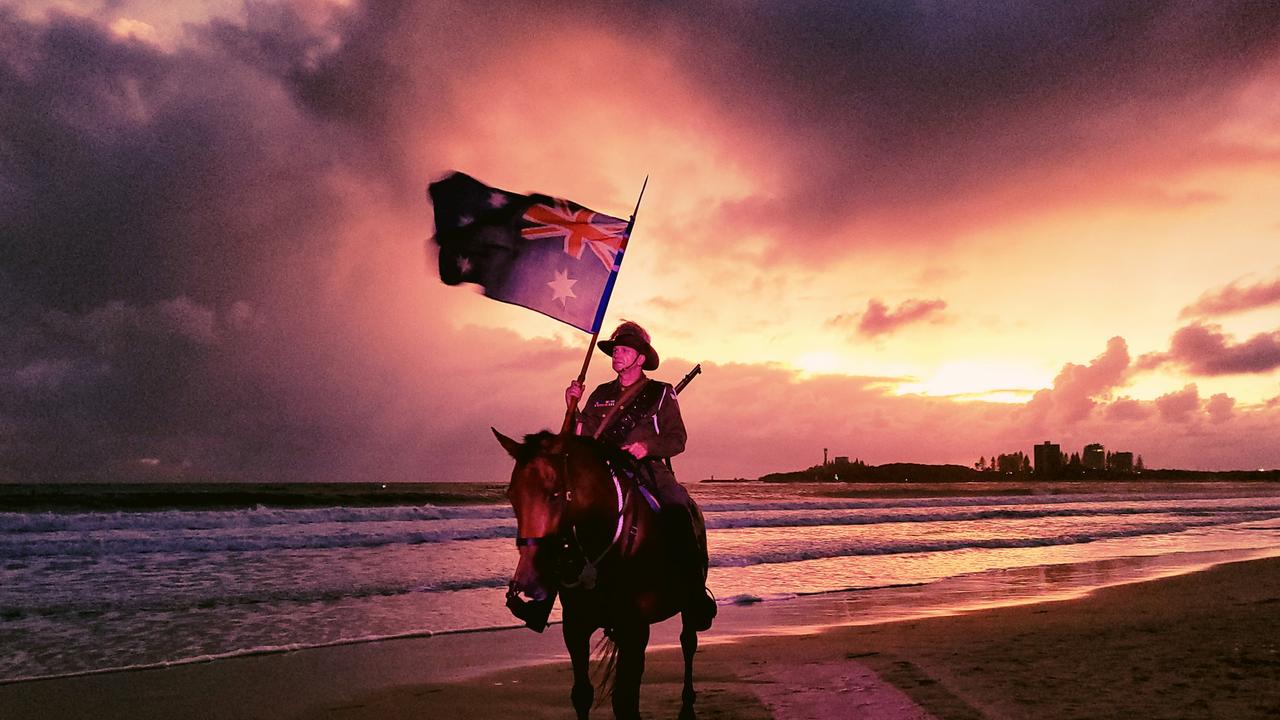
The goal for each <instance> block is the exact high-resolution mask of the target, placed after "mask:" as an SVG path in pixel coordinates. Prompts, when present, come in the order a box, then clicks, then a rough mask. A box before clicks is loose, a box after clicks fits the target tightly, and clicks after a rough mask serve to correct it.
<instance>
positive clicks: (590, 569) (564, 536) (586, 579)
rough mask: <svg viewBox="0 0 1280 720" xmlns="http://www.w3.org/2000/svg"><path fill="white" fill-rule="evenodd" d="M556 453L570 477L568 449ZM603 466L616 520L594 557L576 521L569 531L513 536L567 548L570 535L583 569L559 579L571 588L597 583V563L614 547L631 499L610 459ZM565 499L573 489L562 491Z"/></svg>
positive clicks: (533, 543) (586, 587)
mask: <svg viewBox="0 0 1280 720" xmlns="http://www.w3.org/2000/svg"><path fill="white" fill-rule="evenodd" d="M557 454H558V455H559V456H560V458H561V461H562V462H561V471H562V474H561V477H562V478H564V479H567V478H568V477H569V453H568V451H567V450H565V451H562V452H560V453H557ZM605 467H607V468H608V469H609V478H610V479H611V480H613V490H614V494H615V496H616V497H617V499H618V510H617V514H618V520H617V522H616V524H615V526H614V530H613V538H612V539H611V540H610V541H609V544H608V545H606V546H605V548H604V550H602V551H601V552H600V553H599V554H598V555H597V556H596V558H595V559H594V560H592V559H591V558H590V557H588V556H587V553H586V550H585V549H584V548H583V546H582V541H581V539H579V537H578V524H577V523H576V522H573V523H572V524H570V526H569V532H567V533H566V532H560V533H558V534H555V535H541V536H537V537H516V547H524V546H537V545H541V544H543V543H545V542H546V541H548V540H555V541H559V542H564V544H565V547H566V548H568V547H569V543H568V542H567V540H568V538H569V537H570V536H572V538H573V544H572V545H573V547H575V548H576V549H577V551H578V553H579V554H580V555H581V557H582V561H583V566H582V571H581V572H579V573H578V577H577V578H576V579H574V580H562V581H561V583H560V584H561V586H563V587H565V588H571V589H576V588H582V589H583V590H591V589H592V588H594V587H595V584H596V578H597V577H598V576H599V571H598V569H597V568H599V566H600V564H601V563H602V562H604V559H605V558H606V557H607V556H608V555H609V553H610V552H611V551H612V550H613V549H614V548H615V547H617V545H618V541H619V540H621V539H622V529H623V527H624V526H625V525H626V517H627V513H626V509H627V504H628V502H630V500H631V490H632V488H630V487H628V488H627V489H626V490H625V491H624V490H623V488H622V483H621V482H620V481H619V480H618V473H617V472H615V471H614V469H613V464H612V463H610V462H608V461H607V460H606V461H605ZM564 502H565V503H567V504H569V505H572V504H573V491H572V490H565V491H564Z"/></svg>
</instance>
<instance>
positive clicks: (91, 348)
mask: <svg viewBox="0 0 1280 720" xmlns="http://www.w3.org/2000/svg"><path fill="white" fill-rule="evenodd" d="M249 7H250V9H249V12H248V17H247V19H246V21H245V24H244V25H243V27H240V28H239V31H238V34H237V31H236V26H234V25H232V24H229V23H219V24H215V25H214V26H213V27H211V28H210V29H208V30H207V31H200V33H203V34H200V33H198V35H199V37H198V38H197V41H196V42H195V43H188V44H186V45H184V46H182V47H181V48H180V49H178V50H176V51H172V52H167V51H164V50H161V49H159V48H157V47H155V46H151V45H148V44H145V43H141V42H138V41H135V40H129V39H122V38H119V37H116V36H114V35H112V34H111V33H109V32H108V31H107V30H106V29H105V28H104V27H103V26H101V25H100V24H98V23H96V22H95V21H93V20H90V19H85V18H76V17H70V16H65V15H59V14H53V15H51V16H49V17H48V18H47V19H46V20H43V21H27V20H24V19H21V18H19V17H17V16H16V14H14V13H13V12H11V11H8V10H0V189H3V192H0V237H3V238H4V241H3V242H2V243H0V373H2V374H0V378H3V381H2V382H0V406H3V407H4V412H3V418H0V420H2V421H3V422H2V423H0V424H2V425H3V432H0V468H7V473H6V474H8V475H11V476H16V477H19V478H24V479H37V478H41V477H89V476H92V475H95V474H96V475H104V474H105V475H110V474H112V473H116V474H119V473H124V474H126V475H127V474H129V472H130V471H131V466H130V465H129V463H132V462H135V461H136V460H137V459H138V458H139V457H142V456H145V457H150V458H158V459H160V460H161V461H162V464H163V465H164V466H166V467H169V466H186V467H190V468H193V473H194V474H195V475H196V476H204V477H209V476H214V477H216V476H229V477H262V476H264V475H270V474H272V473H279V472H287V473H288V475H289V476H297V475H306V474H308V473H311V472H314V473H316V474H317V475H322V473H323V467H318V466H319V465H322V464H323V463H324V462H325V461H326V460H328V459H329V458H330V456H331V455H332V453H333V452H334V451H333V450H332V449H333V448H337V447H340V443H339V442H338V440H339V439H343V438H349V437H352V436H353V434H358V433H352V431H351V427H352V424H353V421H352V420H351V419H350V418H346V417H343V416H342V415H341V413H340V412H337V411H334V410H332V409H328V408H326V409H317V408H316V407H314V405H311V406H308V405H304V404H301V403H298V402H297V398H298V397H299V396H302V397H324V396H325V394H324V392H323V389H322V388H319V387H317V383H318V382H319V381H318V380H316V379H315V378H313V377H312V376H311V375H309V374H308V373H306V372H297V371H296V368H295V367H294V366H295V365H300V366H301V367H303V368H307V367H309V366H310V365H313V364H319V363H320V362H322V360H323V359H324V358H326V357H329V356H333V355H337V356H341V357H344V358H346V359H347V361H348V362H350V363H358V362H360V355H359V353H356V352H352V351H351V349H350V344H351V340H350V339H349V337H350V334H351V333H350V331H349V328H343V327H342V326H341V322H342V321H341V318H339V317H337V314H336V313H331V312H329V311H328V308H329V307H330V306H331V304H327V301H326V299H325V298H324V290H323V283H321V282H319V279H321V278H324V277H326V276H328V275H330V274H331V268H332V266H333V263H334V259H333V258H334V254H335V252H337V250H338V249H339V247H340V245H341V243H342V242H343V241H342V240H341V239H340V235H339V233H337V232H335V230H336V228H339V227H341V226H342V223H343V222H344V221H345V220H346V219H347V218H349V217H351V216H352V215H353V214H354V212H353V207H352V201H350V200H348V199H347V198H346V197H345V196H344V194H343V193H342V192H341V191H340V190H339V189H338V188H339V186H338V185H337V184H335V183H334V182H333V181H332V178H333V177H334V176H335V175H336V174H340V175H341V176H342V177H343V178H344V179H345V180H346V181H347V182H348V183H352V182H359V183H360V184H361V185H362V187H365V188H369V187H373V188H378V187H386V186H387V185H394V186H396V187H397V188H399V187H407V188H409V189H411V190H412V196H413V197H414V199H415V200H416V199H417V191H416V190H417V188H416V187H415V185H416V183H415V184H409V185H406V184H405V183H404V182H403V175H402V174H401V173H402V172H403V168H401V167H399V166H398V165H397V164H396V163H395V162H394V161H392V160H390V159H389V158H392V157H393V155H394V154H393V153H392V152H390V151H389V150H387V149H385V146H384V145H383V144H381V143H382V142H383V138H384V137H386V136H387V135H390V134H391V133H390V130H389V126H390V124H391V120H389V119H388V118H389V115H388V114H387V113H385V112H380V111H379V110H378V108H379V104H378V103H373V102H370V100H371V98H370V97H368V96H365V95H360V94H359V93H356V92H354V91H353V88H354V87H355V86H356V85H360V87H361V88H364V89H365V90H366V92H382V91H386V90H388V89H390V88H392V87H394V86H395V85H396V83H397V82H398V81H397V79H396V78H395V77H394V73H391V72H390V71H389V70H388V69H387V65H386V64H385V63H384V62H381V59H380V57H378V56H377V54H376V53H373V52H372V51H370V50H369V49H368V47H369V46H368V44H369V43H375V44H376V42H377V38H376V32H377V28H376V27H374V28H372V29H371V28H370V27H369V25H370V24H373V25H376V22H375V21H376V20H378V19H379V18H378V17H377V16H376V15H373V14H367V15H366V14H361V13H359V12H354V13H351V14H349V15H347V16H345V17H344V18H342V22H340V23H337V27H338V30H339V35H338V36H337V37H336V38H334V37H332V36H324V37H321V36H320V35H317V34H315V33H316V31H315V30H314V28H310V29H309V28H308V27H307V26H305V23H303V21H302V19H300V18H298V17H297V16H296V15H293V14H291V13H290V12H289V11H286V10H280V9H277V8H275V6H269V5H263V4H251V5H250V6H249ZM383 7H386V6H383ZM370 18H373V19H372V20H371V19H370ZM309 32H310V33H312V34H311V35H308V33H309ZM326 32H329V31H326ZM342 33H346V34H345V35H344V34H342ZM371 36H372V37H371ZM273 39H275V40H278V42H273ZM254 42H256V43H257V47H258V48H259V51H258V52H256V53H255V52H252V51H251V49H252V46H253V43H254ZM266 47H269V48H271V52H269V53H268V52H266V51H264V50H261V48H266ZM352 78H359V79H360V83H356V82H355V81H353V80H352ZM400 99H401V100H403V101H405V102H407V103H409V105H408V107H409V108H410V109H412V108H413V107H414V105H413V95H412V94H402V95H401V96H400ZM382 106H383V107H385V103H383V104H382ZM395 140H396V138H395V137H394V136H392V137H390V138H387V139H386V144H387V145H392V144H394V141H395ZM352 178H354V179H355V180H352ZM392 201H394V199H393V200H392ZM319 314H325V315H326V318H325V319H326V320H328V321H330V323H329V324H326V323H325V321H324V320H319V321H316V320H313V319H312V316H313V315H319ZM333 346H336V347H337V348H338V349H336V350H334V349H331V347H333ZM283 368H288V370H289V371H292V374H291V375H285V374H284V372H285V371H284V370H283ZM331 394H332V395H334V396H338V397H339V398H340V399H339V400H338V402H342V400H344V399H345V398H342V397H341V396H342V395H343V394H344V390H338V391H335V392H333V393H331ZM317 404H319V403H317ZM348 407H350V406H349V405H348ZM325 449H330V450H329V452H328V453H326V452H324V450H325ZM275 476H276V477H280V476H281V475H280V474H276V475H275Z"/></svg>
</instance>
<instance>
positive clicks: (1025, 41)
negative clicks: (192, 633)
mask: <svg viewBox="0 0 1280 720" xmlns="http://www.w3.org/2000/svg"><path fill="white" fill-rule="evenodd" d="M1173 5H1175V6H1177V7H1171V8H1169V9H1167V10H1162V11H1152V12H1150V13H1138V12H1130V11H1126V10H1125V9H1124V8H1122V7H1121V6H1119V5H1117V6H1114V7H1113V6H1109V5H1103V6H1100V7H1098V8H1092V9H1085V8H1078V9H1074V10H1073V9H1064V10H1059V11H1053V12H1051V11H1049V10H1045V9H1035V8H1032V7H1030V6H1026V7H1024V6H1022V5H1018V4H1014V5H1013V6H1012V7H1009V8H1005V10H1004V11H1003V12H1007V14H1005V15H1001V11H996V10H992V9H989V8H987V9H984V6H981V5H978V6H975V7H972V8H970V9H969V10H967V11H966V10H964V9H962V8H960V7H958V6H955V7H953V6H952V5H950V4H943V5H935V4H910V3H907V4H898V3H885V4H875V3H871V4H861V3H856V4H849V5H848V6H844V5H833V6H821V5H813V6H805V7H803V8H796V9H794V10H792V11H790V12H789V13H782V12H781V11H780V10H778V9H777V7H776V6H770V5H768V4H766V5H761V6H756V5H751V6H745V7H744V6H739V5H738V4H729V5H721V4H718V3H688V4H676V5H672V6H663V8H661V9H659V8H647V7H646V6H641V5H637V6H635V7H634V8H631V9H617V10H610V11H605V10H604V9H602V8H598V7H596V6H594V5H591V4H580V5H579V4H573V3H568V4H566V5H564V6H560V7H557V8H556V9H554V10H542V11H539V12H534V11H533V10H531V9H520V8H515V7H509V6H507V5H506V4H499V5H493V6H490V5H487V4H485V3H480V4H478V5H473V4H469V3H467V4H456V5H455V4H451V3H433V4H425V3H424V4H414V3H404V4H401V3H396V4H390V5H386V6H383V5H380V4H377V3H370V4H365V3H358V2H355V3H331V2H323V1H321V0H314V1H307V2H299V3H293V4H281V5H277V4H276V3H250V4H248V5H243V4H241V3H240V2H230V1H228V2H220V1H215V0H208V1H202V2H186V3H173V4H170V3H166V2H152V1H150V0H136V1H126V2H119V3H97V2H84V3H81V2H73V1H72V0H53V1H50V2H33V3H24V4H23V5H22V6H21V8H20V9H18V10H10V11H6V12H5V13H4V14H0V25H2V26H3V30H4V32H5V36H6V38H7V39H6V42H5V50H4V51H3V54H4V55H5V58H4V60H3V62H0V76H2V77H0V79H3V81H4V84H3V85H0V87H5V88H15V89H13V90H8V89H6V90H5V91H4V92H5V93H12V95H13V96H12V97H6V98H4V100H5V102H4V105H5V106H6V107H8V108H15V110H6V111H5V112H6V113H10V112H12V113H16V114H14V115H9V116H7V117H10V120H9V121H8V122H7V123H6V129H5V131H4V132H5V133H6V135H7V136H6V137H5V138H4V140H5V141H6V142H5V143H4V144H3V145H4V146H5V147H13V148H18V149H19V150H17V151H15V152H16V153H17V154H16V155H14V157H15V158H16V159H15V161H13V162H11V163H6V164H3V165H0V186H3V187H4V188H5V190H4V195H5V196H6V200H5V201H3V202H2V203H0V227H2V228H3V230H4V234H5V236H6V238H15V239H16V240H15V241H12V242H11V241H6V243H5V246H4V247H3V248H2V249H0V309H3V311H4V315H3V320H2V321H0V322H3V323H4V324H5V332H4V338H5V339H4V340H0V349H2V350H3V351H4V352H3V353H2V354H0V362H3V363H4V370H5V378H6V379H5V384H4V385H3V387H0V393H3V397H4V398H5V402H4V403H3V405H0V479H4V478H14V479H16V478H28V477H32V476H38V477H85V476H90V475H94V474H95V473H109V472H117V471H119V472H125V473H127V472H131V471H132V469H136V468H138V467H143V468H144V469H145V470H146V472H148V473H153V474H159V475H163V474H166V473H167V474H169V475H172V476H174V477H188V476H189V477H216V478H264V477H271V478H276V477H280V478H289V479H294V478H302V479H313V478H321V479H331V480H378V481H382V480H454V479H457V480H501V479H502V477H503V474H504V473H505V472H507V463H506V459H505V456H504V455H503V454H502V453H501V452H498V449H497V448H496V447H495V446H493V443H492V436H491V435H490V434H489V427H490V426H496V427H498V428H499V429H501V430H503V431H504V432H506V433H508V434H510V435H515V436H518V435H520V434H522V433H525V432H533V431H536V430H539V429H543V428H547V427H553V426H556V425H558V422H559V420H558V418H559V416H560V415H561V414H562V413H563V404H562V391H563V388H564V386H565V384H567V382H568V381H569V380H570V379H571V378H572V377H573V376H574V375H576V373H577V368H578V367H579V365H580V363H581V361H582V356H583V353H584V352H585V351H586V343H587V336H586V335H584V334H583V333H580V332H577V331H575V330H573V329H571V328H568V327H567V326H564V325H562V324H560V323H557V322H555V321H553V320H549V319H547V318H545V317H542V316H539V315H536V314H534V313H531V312H529V311H528V310H525V309H523V308H519V307H512V306H507V305H502V304H500V303H496V302H493V301H491V300H489V299H487V298H484V297H483V296H481V295H480V294H478V293H475V292H468V291H467V290H465V289H460V288H451V287H446V286H444V285H443V284H441V283H440V282H439V280H438V277H437V275H436V271H435V269H434V263H435V261H436V257H435V255H434V252H435V248H434V246H433V245H432V244H431V243H430V242H429V238H430V237H431V236H432V233H433V231H434V228H433V227H432V224H431V217H432V215H431V207H430V205H429V203H428V202H427V200H426V199H425V198H424V190H425V188H426V185H427V183H429V182H431V181H433V180H436V179H439V178H440V177H442V176H443V175H444V174H445V173H447V172H449V171H450V170H454V169H457V170H462V171H465V172H467V173H469V174H471V175H473V176H475V177H476V178H478V179H480V180H481V181H483V182H486V183H488V184H491V185H493V186H496V187H501V188H505V189H510V190H512V191H515V192H541V193H548V194H553V195H556V196H559V197H564V198H570V199H572V200H574V201H576V202H578V203H581V204H583V205H585V206H587V207H590V208H592V209H594V210H597V211H599V212H602V213H607V214H610V215H614V216H617V217H623V218H625V217H627V216H628V215H629V214H630V213H631V211H632V209H633V207H634V206H635V203H636V199H637V195H638V193H639V191H640V187H641V184H642V183H643V182H644V179H645V177H646V176H648V177H649V185H648V189H647V191H646V193H645V196H644V201H643V204H642V205H641V207H640V210H639V213H638V217H637V224H636V227H635V231H634V234H633V236H632V238H631V242H630V246H629V248H628V250H627V252H626V255H625V262H624V265H623V269H622V272H621V274H620V276H619V280H618V284H617V287H616V289H615V293H614V296H613V300H612V303H611V305H610V309H609V313H608V316H607V318H606V321H605V325H606V331H607V329H611V328H612V327H613V326H614V325H616V323H617V322H618V321H619V320H620V319H622V318H627V319H631V320H634V321H637V322H639V323H641V324H642V325H644V326H645V327H646V328H647V329H648V330H649V331H650V332H651V334H652V336H653V341H654V344H655V346H656V347H657V349H658V350H659V352H660V353H661V355H662V358H663V363H662V367H661V368H660V369H659V370H658V371H657V373H656V374H655V375H656V376H657V377H659V378H661V379H664V380H669V381H673V382H674V381H675V380H678V379H679V377H680V376H681V375H683V374H684V373H685V372H686V371H687V370H688V369H689V368H690V367H692V366H693V365H694V364H695V363H699V362H700V363H702V366H703V369H704V374H703V375H702V376H701V377H699V379H698V380H697V382H696V383H694V384H693V385H691V386H690V388H689V389H688V390H687V391H686V392H685V394H683V395H682V396H681V400H680V401H681V405H682V408H683V412H684V416H685V421H686V423H687V425H688V428H689V434H690V442H689V446H688V451H687V452H686V453H685V454H684V455H683V456H681V457H680V458H678V465H679V471H680V473H681V476H682V477H683V478H687V479H689V480H694V479H698V478H704V477H709V476H711V475H713V474H714V475H716V476H720V477H725V476H746V477H756V476H758V475H761V474H764V473H766V472H771V471H779V470H789V469H795V468H800V467H805V466H807V465H810V464H813V462H814V458H815V449H818V450H820V449H821V448H823V447H831V448H835V449H838V451H839V453H840V454H841V455H849V456H856V457H860V458H862V459H863V460H865V461H867V462H869V463H888V462H897V461H910V462H927V463H958V464H962V465H971V464H972V463H973V462H974V460H975V459H977V458H978V457H979V456H980V455H988V456H989V455H991V454H992V452H993V451H996V452H1013V451H1017V450H1021V451H1023V452H1030V447H1031V445H1032V444H1033V443H1036V442H1042V441H1043V440H1045V439H1052V440H1053V441H1054V442H1058V443H1061V444H1062V446H1063V448H1064V449H1068V450H1074V449H1078V448H1079V447H1082V446H1083V445H1084V444H1086V443H1091V442H1100V443H1103V444H1105V445H1107V447H1108V448H1115V449H1122V450H1130V451H1133V452H1135V453H1139V454H1141V455H1143V456H1144V457H1145V459H1146V462H1147V464H1148V466H1150V467H1181V468H1195V469H1240V468H1249V469H1255V468H1259V467H1264V468H1273V467H1280V443H1276V442H1275V441H1274V439H1275V438H1277V437H1280V291H1276V290H1275V288H1280V253H1278V252H1277V250H1276V248H1277V247H1278V246H1280V244H1278V242H1277V241H1278V239H1280V211H1278V210H1277V208H1278V207H1280V203H1277V201H1276V199H1277V198H1280V172H1277V167H1278V163H1280V109H1278V108H1277V104H1276V103H1275V102H1274V99H1275V98H1276V97H1277V96H1278V95H1280V40H1277V38H1280V13H1277V12H1276V11H1275V10H1273V9H1269V8H1255V9H1253V10H1250V9H1247V8H1245V7H1243V6H1242V7H1236V6H1235V4H1231V3H1228V4H1226V5H1223V4H1219V3H1211V2H1183V3H1174V4H1173ZM1188 16H1192V17H1195V18H1196V21H1195V22H1194V23H1193V22H1189V21H1186V20H1185V18H1186V17H1188ZM712 28H715V30H714V32H713V31H712ZM1073 37H1074V38H1076V39H1077V40H1078V41H1079V42H1078V43H1076V44H1069V43H1068V40H1066V39H1064V38H1067V39H1069V38H1073ZM561 298H562V299H563V301H564V302H573V301H574V298H573V297H571V296H570V295H568V293H564V292H562V293H561ZM608 377H609V368H608V363H607V362H606V361H603V356H602V355H599V354H597V355H596V360H593V363H592V368H591V372H590V375H589V379H588V382H589V383H597V382H601V381H604V380H606V379H608ZM818 454H819V455H820V453H818ZM143 459H145V460H146V462H145V463H144V462H143ZM152 461H154V462H152Z"/></svg>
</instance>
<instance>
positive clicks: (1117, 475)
mask: <svg viewBox="0 0 1280 720" xmlns="http://www.w3.org/2000/svg"><path fill="white" fill-rule="evenodd" d="M828 452H829V450H828V448H823V449H822V464H821V465H813V466H811V467H808V468H805V469H804V470H793V471H790V472H777V473H769V474H768V475H762V476H760V477H759V478H757V480H758V481H759V482H770V483H789V482H831V483H902V482H915V483H962V482H1006V481H1007V482H1016V483H1027V482H1037V481H1042V482H1075V481H1080V482H1099V481H1102V482H1107V481H1112V482H1277V481H1280V469H1271V470H1177V469H1170V468H1165V469H1150V468H1147V467H1146V465H1145V463H1144V462H1143V459H1142V456H1141V455H1138V456H1136V459H1135V456H1134V454H1133V453H1132V452H1128V451H1116V452H1113V451H1109V450H1107V448H1106V446H1104V445H1103V444H1102V443H1090V444H1088V445H1085V446H1084V449H1083V450H1082V451H1081V452H1073V453H1070V454H1068V453H1066V452H1063V450H1062V448H1061V446H1059V445H1057V444H1055V443H1052V442H1049V441H1048V440H1045V441H1044V442H1043V443H1041V444H1039V445H1036V446H1034V448H1033V450H1032V453H1031V454H1030V455H1028V454H1026V453H1024V452H1022V451H1015V452H1011V453H999V454H995V455H991V456H990V457H989V458H988V457H987V456H985V455H984V456H982V457H980V458H978V460H977V461H976V462H974V463H973V465H972V466H967V465H928V464H922V463H888V464H885V465H868V464H866V463H864V462H862V461H861V460H858V459H855V460H852V461H851V460H849V458H848V456H843V455H837V456H835V459H830V457H829V455H828ZM744 479H745V478H735V479H734V480H718V479H716V478H714V477H713V478H712V479H710V480H706V481H704V482H734V481H735V480H736V481H742V480H744Z"/></svg>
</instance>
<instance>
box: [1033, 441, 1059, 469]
mask: <svg viewBox="0 0 1280 720" xmlns="http://www.w3.org/2000/svg"><path fill="white" fill-rule="evenodd" d="M1034 455H1035V466H1034V467H1035V470H1034V472H1035V474H1036V475H1038V476H1040V477H1046V478H1050V477H1058V476H1059V475H1061V474H1062V448H1061V447H1059V446H1058V445H1057V444H1055V443H1051V442H1049V441H1048V440H1045V441H1044V442H1043V443H1040V444H1039V445H1036V446H1035V448H1034Z"/></svg>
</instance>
